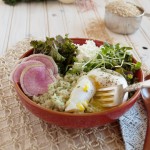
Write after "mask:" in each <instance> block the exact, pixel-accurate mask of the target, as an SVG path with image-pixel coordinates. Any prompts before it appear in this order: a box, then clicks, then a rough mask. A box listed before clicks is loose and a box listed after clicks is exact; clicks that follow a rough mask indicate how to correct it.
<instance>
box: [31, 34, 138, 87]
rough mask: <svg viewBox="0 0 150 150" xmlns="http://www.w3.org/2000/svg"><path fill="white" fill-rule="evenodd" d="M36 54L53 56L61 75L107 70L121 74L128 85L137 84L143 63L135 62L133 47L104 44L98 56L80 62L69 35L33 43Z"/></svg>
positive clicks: (75, 47)
mask: <svg viewBox="0 0 150 150" xmlns="http://www.w3.org/2000/svg"><path fill="white" fill-rule="evenodd" d="M31 45H32V46H33V48H34V53H43V54H46V55H49V56H52V57H53V59H54V60H55V62H56V63H57V65H58V68H59V73H60V74H62V75H65V74H66V73H67V72H69V73H72V74H74V73H76V74H78V73H81V72H82V71H83V72H89V71H90V70H92V69H94V68H106V69H111V70H114V71H117V72H119V73H121V74H122V75H123V76H124V77H125V78H126V80H127V82H128V84H132V83H134V82H135V79H136V78H135V76H134V75H135V72H136V71H137V70H139V69H140V67H141V63H140V62H136V63H135V62H134V59H133V56H132V55H131V53H130V52H129V51H131V50H132V48H131V47H122V46H120V44H119V43H118V44H116V45H112V44H109V43H104V44H103V45H102V46H101V47H100V48H99V51H98V53H97V54H96V56H95V57H94V58H92V59H90V60H88V61H83V62H78V60H77V59H76V55H77V51H78V49H77V46H76V45H75V44H74V43H73V41H72V40H71V39H69V38H68V35H65V37H64V38H63V37H62V36H60V35H58V36H56V38H49V37H47V38H46V41H31Z"/></svg>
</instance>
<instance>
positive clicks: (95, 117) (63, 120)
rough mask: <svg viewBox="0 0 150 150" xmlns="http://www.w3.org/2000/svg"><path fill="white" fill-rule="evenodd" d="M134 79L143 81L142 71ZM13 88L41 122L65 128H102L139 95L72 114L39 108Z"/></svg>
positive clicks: (98, 42)
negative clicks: (118, 102) (103, 107)
mask: <svg viewBox="0 0 150 150" xmlns="http://www.w3.org/2000/svg"><path fill="white" fill-rule="evenodd" d="M72 40H73V42H74V43H76V44H84V43H85V41H86V40H87V39H81V38H74V39H72ZM95 43H96V45H97V46H100V45H102V44H103V42H101V41H96V40H95ZM32 52H33V50H32V49H31V50H29V51H27V52H26V53H25V54H23V55H22V56H21V58H23V57H27V56H29V55H31V54H32ZM136 77H137V78H138V79H139V81H143V73H142V70H139V71H137V73H136ZM14 87H15V89H16V91H17V93H18V96H19V97H20V100H21V102H22V104H23V105H24V106H25V107H26V108H27V109H28V110H29V111H30V112H32V113H33V114H34V115H35V116H37V117H39V118H41V119H42V120H44V121H46V122H48V123H50V124H55V125H58V126H61V127H66V128H91V127H97V126H102V125H104V124H106V123H111V122H113V121H115V120H116V119H118V118H119V117H121V116H122V115H123V114H124V113H125V112H127V111H128V110H129V109H130V108H131V107H132V106H133V104H134V103H135V102H136V101H137V99H138V97H139V95H140V90H137V91H136V92H135V94H134V95H133V96H132V97H131V98H130V99H129V100H128V101H126V102H124V103H122V104H121V105H119V106H116V107H113V108H111V109H109V110H105V111H103V112H97V113H85V114H72V113H65V112H58V111H53V110H50V109H46V108H44V107H42V106H39V105H37V104H36V103H35V102H33V101H32V100H31V99H30V98H29V97H28V96H26V95H25V94H24V92H23V91H22V89H21V88H20V86H19V84H14Z"/></svg>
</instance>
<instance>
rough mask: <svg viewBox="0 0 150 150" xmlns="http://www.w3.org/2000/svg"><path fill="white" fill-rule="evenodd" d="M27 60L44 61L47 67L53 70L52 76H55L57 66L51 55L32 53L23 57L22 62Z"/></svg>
mask: <svg viewBox="0 0 150 150" xmlns="http://www.w3.org/2000/svg"><path fill="white" fill-rule="evenodd" d="M29 60H37V61H40V62H42V63H44V64H45V65H46V67H47V68H48V69H51V70H52V71H53V74H54V76H57V74H58V67H57V65H56V63H55V61H54V60H53V58H52V57H50V56H47V55H44V54H33V55H30V56H29V57H25V58H24V59H23V61H24V62H25V61H29Z"/></svg>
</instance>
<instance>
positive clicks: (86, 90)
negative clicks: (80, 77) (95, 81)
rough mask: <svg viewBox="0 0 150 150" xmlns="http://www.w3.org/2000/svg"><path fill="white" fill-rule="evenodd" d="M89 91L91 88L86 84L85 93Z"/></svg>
mask: <svg viewBox="0 0 150 150" xmlns="http://www.w3.org/2000/svg"><path fill="white" fill-rule="evenodd" d="M88 89H89V86H88V85H87V84H86V85H85V86H84V87H83V91H84V92H88Z"/></svg>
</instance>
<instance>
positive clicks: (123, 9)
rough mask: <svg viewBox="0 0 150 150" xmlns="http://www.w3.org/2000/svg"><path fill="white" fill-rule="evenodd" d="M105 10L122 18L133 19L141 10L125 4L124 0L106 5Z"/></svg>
mask: <svg viewBox="0 0 150 150" xmlns="http://www.w3.org/2000/svg"><path fill="white" fill-rule="evenodd" d="M106 9H107V10H109V11H110V12H111V13H115V14H118V15H119V16H123V17H133V16H139V15H140V14H142V12H141V10H140V9H139V8H138V7H137V6H135V5H134V4H132V3H128V2H125V1H124V0H117V1H113V2H110V3H109V4H108V5H106Z"/></svg>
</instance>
